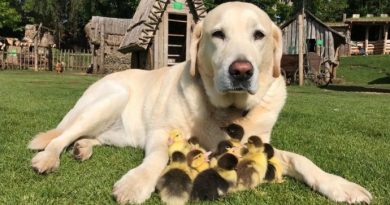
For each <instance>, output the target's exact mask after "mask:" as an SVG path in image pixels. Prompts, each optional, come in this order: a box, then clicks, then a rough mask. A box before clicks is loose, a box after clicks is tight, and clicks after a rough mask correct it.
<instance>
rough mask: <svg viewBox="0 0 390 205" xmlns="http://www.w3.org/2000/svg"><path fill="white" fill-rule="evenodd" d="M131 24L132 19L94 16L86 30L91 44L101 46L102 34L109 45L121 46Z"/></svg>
mask: <svg viewBox="0 0 390 205" xmlns="http://www.w3.org/2000/svg"><path fill="white" fill-rule="evenodd" d="M130 23H131V19H123V18H110V17H101V16H92V19H91V20H90V21H89V22H88V23H87V25H85V27H84V30H85V33H86V35H87V38H88V40H89V42H90V43H93V44H99V43H100V36H101V32H102V31H103V30H104V36H105V37H104V38H105V39H104V40H105V43H107V45H112V46H119V45H120V43H121V41H122V39H123V37H124V35H125V33H126V31H127V28H128V27H129V25H130Z"/></svg>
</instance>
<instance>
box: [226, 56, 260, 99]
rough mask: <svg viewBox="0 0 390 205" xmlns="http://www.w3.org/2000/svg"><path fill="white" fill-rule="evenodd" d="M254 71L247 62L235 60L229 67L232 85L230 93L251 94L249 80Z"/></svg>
mask: <svg viewBox="0 0 390 205" xmlns="http://www.w3.org/2000/svg"><path fill="white" fill-rule="evenodd" d="M253 73H254V69H253V66H252V64H251V63H250V62H249V61H247V60H236V61H234V62H233V63H232V64H230V66H229V78H230V81H231V84H232V89H231V91H233V92H234V91H237V92H240V91H246V92H249V93H251V94H253V93H252V92H251V89H250V87H251V78H252V76H253Z"/></svg>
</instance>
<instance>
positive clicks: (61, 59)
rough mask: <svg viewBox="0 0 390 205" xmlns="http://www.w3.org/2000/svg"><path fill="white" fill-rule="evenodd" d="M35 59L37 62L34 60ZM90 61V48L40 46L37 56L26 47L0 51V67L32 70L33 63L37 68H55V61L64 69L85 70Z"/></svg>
mask: <svg viewBox="0 0 390 205" xmlns="http://www.w3.org/2000/svg"><path fill="white" fill-rule="evenodd" d="M36 60H37V62H35V61H36ZM91 62H92V55H91V52H90V50H81V51H77V52H76V51H74V50H58V49H54V48H53V49H51V50H49V49H44V48H40V50H39V52H38V56H37V58H35V55H34V52H33V51H32V50H30V49H28V48H22V49H20V48H17V47H15V48H10V49H8V50H7V51H0V69H12V70H27V69H31V70H33V69H34V68H35V63H36V64H37V67H38V70H55V64H56V63H62V65H63V69H64V70H65V71H85V70H86V69H87V68H88V66H89V65H90V64H91Z"/></svg>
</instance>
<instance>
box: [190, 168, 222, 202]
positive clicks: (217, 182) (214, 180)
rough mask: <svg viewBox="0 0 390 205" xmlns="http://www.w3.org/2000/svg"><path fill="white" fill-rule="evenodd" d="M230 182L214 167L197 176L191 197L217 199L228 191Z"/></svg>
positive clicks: (195, 198) (194, 198)
mask: <svg viewBox="0 0 390 205" xmlns="http://www.w3.org/2000/svg"><path fill="white" fill-rule="evenodd" d="M228 188H229V183H228V182H227V181H226V180H225V179H223V178H222V177H221V176H220V175H219V174H218V172H217V171H215V170H214V169H207V170H205V171H203V172H201V173H199V175H198V176H197V177H196V178H195V180H194V184H193V188H192V192H191V199H192V200H201V201H204V200H215V199H218V198H219V197H220V196H221V195H222V194H225V193H226V192H227V191H228Z"/></svg>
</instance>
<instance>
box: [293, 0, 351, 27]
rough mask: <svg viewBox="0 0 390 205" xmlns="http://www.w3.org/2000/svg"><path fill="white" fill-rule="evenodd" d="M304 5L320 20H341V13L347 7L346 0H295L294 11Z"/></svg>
mask: <svg viewBox="0 0 390 205" xmlns="http://www.w3.org/2000/svg"><path fill="white" fill-rule="evenodd" d="M303 4H304V6H305V8H306V9H308V10H309V11H310V12H312V13H313V14H314V15H315V16H316V17H318V18H319V19H321V21H330V22H335V21H341V20H342V18H343V13H345V12H346V9H347V8H348V1H347V0H297V1H294V11H299V10H301V9H302V6H303Z"/></svg>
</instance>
